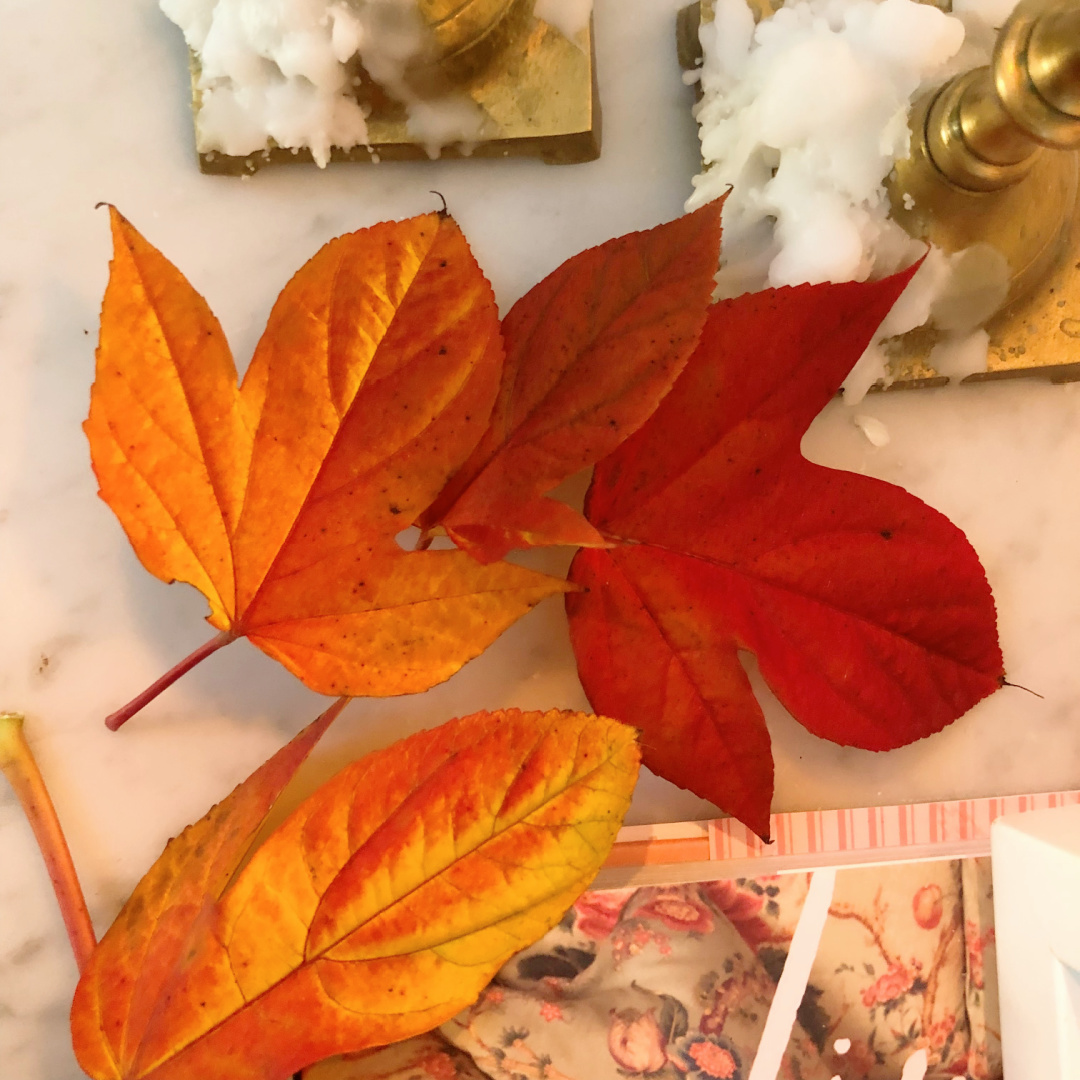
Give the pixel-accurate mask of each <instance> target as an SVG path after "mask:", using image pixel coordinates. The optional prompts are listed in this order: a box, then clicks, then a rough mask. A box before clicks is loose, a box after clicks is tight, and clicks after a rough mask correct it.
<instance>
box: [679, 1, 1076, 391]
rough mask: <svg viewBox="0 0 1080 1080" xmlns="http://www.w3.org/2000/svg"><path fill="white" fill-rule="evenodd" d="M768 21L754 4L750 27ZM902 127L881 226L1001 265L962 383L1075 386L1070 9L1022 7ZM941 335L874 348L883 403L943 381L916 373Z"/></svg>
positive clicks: (924, 369)
mask: <svg viewBox="0 0 1080 1080" xmlns="http://www.w3.org/2000/svg"><path fill="white" fill-rule="evenodd" d="M752 6H753V5H752ZM936 6H939V7H943V6H944V5H943V4H940V3H939V4H936ZM695 9H697V10H698V12H699V13H700V14H699V15H698V16H697V17H698V18H700V19H706V20H707V19H709V18H711V6H710V4H709V2H708V0H705V2H704V3H702V4H701V5H693V7H692V8H689V9H684V12H683V13H681V15H680V36H679V41H680V42H681V43H682V44H681V46H680V56H681V58H682V60H683V63H684V66H691V65H692V64H693V63H694V62H696V58H695V57H694V56H693V55H692V54H691V51H690V47H689V46H687V44H686V42H687V41H689V40H690V29H689V27H690V26H691V25H693V24H694V22H695V21H696V19H695ZM773 10H774V7H773V4H772V0H757V11H758V14H759V16H761V17H767V16H768V15H769V14H771V12H772V11H773ZM945 10H948V7H947V6H945ZM698 55H700V49H699V52H698ZM910 124H911V131H912V150H911V154H910V156H909V157H908V158H906V159H905V160H904V161H901V162H898V163H897V165H896V168H895V170H894V172H893V174H892V175H891V176H890V177H889V179H888V180H887V182H886V188H887V190H888V193H889V197H890V201H891V214H892V217H893V218H894V220H896V221H897V222H898V223H899V224H900V225H901V226H903V227H904V229H906V230H907V232H908V233H909V234H910V235H912V236H914V237H916V238H919V239H926V240H929V241H932V242H933V243H935V244H937V245H938V246H939V247H941V248H942V249H943V250H944V251H945V252H946V253H948V254H955V253H957V252H960V251H963V250H965V249H972V248H973V245H978V246H977V247H975V248H974V249H973V250H974V251H975V252H980V251H981V252H986V251H989V252H990V253H991V254H992V255H993V254H994V253H997V254H996V256H995V257H997V258H999V259H1001V260H1003V263H1002V265H1003V267H1004V270H1003V273H1002V279H1003V280H1002V287H1003V289H1004V290H1005V295H1004V299H1003V300H1002V301H1001V303H1000V306H999V307H998V309H997V313H996V314H994V315H993V316H992V317H990V318H989V320H988V321H987V322H986V324H985V329H986V331H987V333H988V334H989V337H990V347H989V359H988V363H987V371H986V372H985V373H980V374H977V375H971V376H968V378H967V379H965V380H964V381H965V382H969V381H971V382H976V381H981V380H985V379H995V378H1008V377H1015V376H1020V375H1033V374H1039V375H1043V376H1046V377H1049V378H1051V379H1053V380H1054V381H1070V380H1074V379H1080V154H1078V153H1077V152H1076V148H1078V147H1080V0H1022V2H1021V3H1020V4H1019V5H1018V6H1017V8H1016V10H1015V11H1014V13H1013V15H1012V16H1011V17H1010V18H1009V20H1008V22H1007V23H1006V24H1005V26H1004V27H1003V28H1002V31H1001V33H1000V35H999V37H998V41H997V45H996V48H995V51H994V58H993V62H992V63H991V64H990V65H988V66H986V67H982V68H977V69H975V70H974V71H970V72H968V73H966V74H964V75H961V76H959V77H957V78H956V79H954V80H952V81H950V82H949V83H947V84H946V85H945V86H944V87H942V88H940V89H939V90H937V91H935V92H933V93H932V94H930V95H929V96H927V97H926V98H924V99H923V100H921V101H918V102H916V104H915V106H914V107H913V109H912V115H911V121H910ZM1006 282H1007V285H1006V284H1005V283H1006ZM947 331H948V328H945V327H941V326H934V325H930V326H927V327H920V328H919V329H917V330H913V331H912V332H911V333H909V334H905V335H903V336H902V337H899V338H895V339H893V340H892V341H891V342H887V343H886V349H887V351H888V353H889V355H890V358H891V359H890V369H891V376H892V379H893V381H892V383H891V385H890V388H891V389H903V388H910V387H918V386H934V385H940V384H942V383H944V382H947V381H948V379H947V378H945V377H943V376H939V375H938V374H937V372H936V371H934V370H933V368H932V367H931V366H930V364H929V362H928V358H929V355H930V352H931V350H932V349H933V348H934V346H935V345H937V344H938V343H939V342H941V341H943V340H945V339H946V336H947Z"/></svg>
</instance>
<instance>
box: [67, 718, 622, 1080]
mask: <svg viewBox="0 0 1080 1080" xmlns="http://www.w3.org/2000/svg"><path fill="white" fill-rule="evenodd" d="M298 738H300V739H304V738H310V736H309V735H307V734H304V735H302V736H300V737H298ZM282 754H291V755H292V756H293V757H295V756H296V754H297V751H295V750H291V749H290V748H286V750H285V751H282ZM638 760H639V756H638V748H637V743H636V741H635V737H634V733H633V731H632V730H631V729H630V728H628V727H625V726H624V725H622V724H619V723H617V722H616V721H613V720H607V719H603V718H599V717H595V716H588V715H584V714H581V713H570V712H548V713H521V712H518V711H516V710H510V711H506V712H500V713H493V714H491V713H477V714H475V715H473V716H470V717H466V718H464V719H461V720H452V721H450V722H449V723H448V724H444V725H443V726H442V727H441V728H437V729H435V730H434V731H429V732H422V733H420V734H419V735H415V736H413V737H412V738H409V739H406V740H404V741H403V742H400V743H397V744H396V745H394V746H392V747H389V748H388V749H386V750H382V751H379V752H377V753H375V754H371V755H369V756H368V757H366V758H363V759H362V760H360V761H358V762H356V763H355V764H353V765H350V766H348V767H347V768H346V769H344V770H343V771H342V772H341V773H339V774H338V775H337V776H336V777H335V778H334V779H332V780H330V781H329V782H328V783H327V784H325V785H324V786H323V787H322V788H321V789H320V790H319V791H318V792H316V794H315V795H314V796H312V797H311V798H310V799H308V800H307V801H306V802H305V803H303V804H302V805H301V806H300V807H299V808H298V809H297V810H296V811H294V813H293V814H292V815H291V816H290V817H289V818H287V819H286V821H285V822H284V824H282V826H281V827H280V828H279V829H277V830H276V831H275V832H274V833H273V834H272V835H271V836H270V838H269V839H268V840H267V841H266V843H265V844H263V846H262V847H261V848H260V849H259V850H258V851H257V852H256V853H255V855H254V856H253V857H252V859H251V861H250V862H249V863H248V864H247V865H246V866H245V867H244V868H243V869H242V870H241V871H240V872H239V873H238V874H237V875H236V876H235V878H234V880H232V881H231V882H230V883H229V884H227V885H225V884H224V881H223V880H222V876H221V869H223V868H224V864H223V859H222V858H221V856H220V855H219V854H218V852H217V850H216V846H215V845H216V844H217V842H218V838H219V837H220V834H221V832H222V831H224V828H225V827H223V826H222V825H221V824H219V823H220V822H222V821H232V820H233V815H234V814H235V809H234V805H235V803H236V802H237V800H239V801H241V802H244V801H245V800H248V799H250V797H251V796H250V793H249V787H250V785H252V784H253V783H255V784H256V785H257V786H265V781H263V780H259V779H258V778H259V775H260V774H259V773H256V774H255V776H254V777H252V779H251V780H249V781H247V782H246V783H245V784H243V785H241V787H240V788H238V789H237V791H236V792H234V793H233V795H232V796H230V797H229V799H227V800H226V801H225V802H224V803H222V804H221V806H219V807H217V808H216V809H215V810H214V811H212V812H211V815H210V816H209V817H208V818H207V819H205V820H204V821H203V822H200V823H199V824H197V825H194V826H192V827H191V828H190V829H188V830H187V831H186V832H185V833H184V834H182V835H181V837H179V838H178V839H177V840H176V841H173V842H172V843H171V844H170V845H169V847H168V848H166V850H165V853H164V854H163V855H162V857H161V859H160V860H159V861H158V863H157V864H156V865H155V867H154V868H153V869H152V870H151V872H150V874H148V875H147V877H146V878H145V879H144V880H143V882H142V883H141V884H140V885H139V887H138V888H137V889H136V891H135V893H134V894H133V895H132V898H131V900H129V901H128V904H127V905H126V906H125V908H124V910H123V911H122V912H121V914H120V916H119V917H118V919H117V921H116V923H115V924H114V925H113V927H112V929H110V931H109V932H108V934H106V936H105V937H104V938H103V939H102V942H101V944H100V945H99V946H98V949H97V951H96V952H95V954H94V957H93V958H92V960H91V963H90V965H89V966H88V968H87V970H86V972H85V973H84V975H83V978H82V979H81V981H80V983H79V987H78V990H77V991H76V995H75V1001H74V1004H73V1006H72V1032H73V1037H74V1042H75V1049H76V1053H77V1055H78V1058H79V1063H80V1064H81V1066H82V1067H83V1069H85V1070H86V1072H87V1073H88V1074H89V1075H90V1076H91V1077H93V1078H94V1080H143V1078H145V1080H181V1078H183V1080H191V1078H193V1077H198V1078H199V1080H255V1078H258V1080H279V1078H280V1080H285V1078H287V1077H290V1076H291V1075H292V1074H293V1073H294V1072H295V1071H296V1070H297V1069H300V1068H303V1067H304V1066H306V1065H309V1064H311V1063H313V1062H316V1061H320V1060H322V1059H324V1058H327V1057H330V1056H332V1055H335V1054H342V1053H350V1052H356V1051H358V1050H362V1049H365V1048H366V1047H370V1046H378V1045H382V1044H385V1043H389V1042H393V1041H395V1040H398V1039H403V1038H407V1037H409V1036H411V1035H415V1034H418V1033H420V1032H422V1031H426V1030H429V1029H430V1028H432V1027H434V1026H436V1025H437V1024H439V1023H442V1022H443V1021H444V1020H446V1019H448V1018H449V1017H450V1016H452V1015H453V1014H454V1013H456V1012H457V1011H459V1010H460V1009H461V1008H463V1007H465V1006H466V1005H468V1004H469V1003H470V1002H471V1001H472V1000H474V999H475V998H476V996H477V995H478V994H479V993H480V991H481V990H482V989H483V987H484V986H485V985H486V983H487V982H488V981H489V980H490V978H491V977H492V975H494V973H495V972H496V971H497V970H498V969H499V967H501V966H502V964H503V963H505V962H506V960H507V959H509V957H510V956H511V955H513V953H515V952H517V951H518V950H520V949H521V948H523V947H524V946H526V945H527V944H530V943H531V942H532V941H534V940H536V939H537V938H538V937H540V936H541V935H542V934H544V933H545V932H546V931H547V930H548V929H550V928H551V927H552V926H554V925H555V923H556V922H558V920H559V918H560V917H561V916H562V914H563V913H564V912H565V911H566V909H567V908H568V907H569V905H570V904H571V903H572V902H573V900H574V899H575V898H576V897H577V895H578V894H579V893H580V892H581V891H582V890H583V889H585V888H586V886H587V885H588V883H589V882H590V881H591V880H592V878H593V876H594V875H595V873H596V871H597V870H598V869H599V867H600V864H601V862H602V861H603V859H604V858H605V856H606V855H607V852H608V850H609V849H610V846H611V844H612V843H613V841H614V839H615V834H616V832H617V830H618V828H619V824H620V822H621V820H622V817H623V814H624V813H625V811H626V808H627V807H628V805H629V801H630V796H631V792H632V790H633V786H634V781H635V779H636V776H637V769H638ZM271 764H272V763H271ZM264 768H267V767H264ZM260 771H261V770H260ZM237 832H243V836H242V837H241V839H242V842H243V844H246V843H248V842H249V841H250V832H244V831H243V829H242V828H241V829H237ZM226 879H227V873H226ZM202 882H206V883H208V885H207V886H206V887H205V892H204V896H205V902H204V903H203V904H202V905H201V907H200V906H199V904H198V903H197V902H194V901H193V899H192V897H193V896H194V895H195V894H197V893H198V890H199V888H200V887H201V886H200V883H202ZM174 896H176V897H180V898H181V900H180V901H179V902H178V903H173V902H172V899H171V898H172V897H174Z"/></svg>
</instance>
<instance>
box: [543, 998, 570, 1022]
mask: <svg viewBox="0 0 1080 1080" xmlns="http://www.w3.org/2000/svg"><path fill="white" fill-rule="evenodd" d="M540 1016H541V1017H542V1018H543V1019H544V1020H546V1021H547V1022H548V1023H549V1024H550V1023H551V1022H552V1021H553V1020H565V1019H566V1017H565V1016H563V1011H562V1009H561V1008H560V1007H559V1006H558V1005H557V1004H556V1003H555V1002H554V1001H544V1002H541V1003H540Z"/></svg>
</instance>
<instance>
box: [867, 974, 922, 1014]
mask: <svg viewBox="0 0 1080 1080" xmlns="http://www.w3.org/2000/svg"><path fill="white" fill-rule="evenodd" d="M914 981H915V978H914V976H913V975H912V974H911V972H910V971H908V969H907V968H906V967H904V965H903V964H901V963H895V964H890V965H889V969H888V971H886V972H885V974H884V975H882V976H881V978H879V979H878V981H877V982H876V983H874V985H873V986H869V987H867V988H866V989H865V990H864V991H863V995H862V1003H863V1004H864V1005H865V1006H866V1007H867V1008H868V1009H872V1008H873V1007H874V1006H875V1005H883V1004H885V1002H887V1001H895V1000H896V999H897V998H898V997H901V996H902V995H904V994H906V993H907V992H908V991H909V990H910V989H911V984H912V983H913V982H914Z"/></svg>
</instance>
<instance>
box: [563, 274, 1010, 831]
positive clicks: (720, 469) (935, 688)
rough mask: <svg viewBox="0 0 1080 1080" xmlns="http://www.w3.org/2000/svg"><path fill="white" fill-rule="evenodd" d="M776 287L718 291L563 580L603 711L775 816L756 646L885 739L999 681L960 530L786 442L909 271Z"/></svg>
mask: <svg viewBox="0 0 1080 1080" xmlns="http://www.w3.org/2000/svg"><path fill="white" fill-rule="evenodd" d="M909 276H910V275H909V274H902V275H896V276H895V277H893V278H889V279H887V280H885V281H880V282H874V283H865V284H860V283H847V284H840V285H816V286H800V287H798V288H794V289H790V288H785V289H779V290H768V291H766V292H762V293H756V294H751V295H746V296H742V297H739V298H737V299H735V300H728V301H724V302H722V303H719V304H716V305H715V306H714V307H713V308H712V309H711V311H710V314H709V318H708V321H707V322H706V326H705V330H704V332H703V334H702V338H701V342H700V344H699V346H698V348H697V351H696V352H695V353H694V355H693V356H692V357H691V359H690V361H689V362H688V364H687V366H686V368H685V370H684V371H683V373H682V375H681V376H680V378H679V380H678V382H676V384H675V386H674V387H673V389H672V391H671V392H670V393H669V394H668V396H667V397H666V398H665V399H664V400H663V401H662V402H661V404H660V407H659V408H658V410H657V411H656V413H655V414H654V415H653V417H652V418H651V419H650V420H649V421H648V423H647V424H645V425H644V426H643V427H642V428H641V430H640V431H638V432H637V433H636V434H635V435H634V436H632V437H631V438H630V439H629V440H628V441H627V442H626V443H624V444H623V445H622V446H621V447H619V449H617V450H616V451H615V452H614V453H613V454H611V455H610V456H609V457H607V458H606V459H605V460H604V461H602V462H601V463H600V464H599V465H598V466H597V469H596V473H595V476H594V478H593V483H592V487H591V488H590V492H589V496H588V500H587V504H586V516H587V517H588V519H589V520H590V521H591V522H592V523H593V525H595V526H596V528H597V529H599V530H600V531H601V532H602V533H603V534H605V535H606V536H607V537H609V538H611V539H615V540H618V541H621V543H620V545H619V546H617V547H614V548H610V549H589V550H582V551H579V552H578V554H577V556H576V558H575V560H574V563H573V566H572V569H571V574H570V577H571V580H572V581H574V582H575V583H576V584H578V585H581V586H584V587H585V590H586V591H583V592H577V593H572V594H569V595H568V596H567V600H566V603H567V610H568V612H569V615H570V630H571V637H572V639H573V644H574V650H575V652H576V654H577V660H578V668H579V671H580V674H581V680H582V683H583V685H584V687H585V690H586V692H587V694H588V696H589V699H590V701H591V702H592V703H593V706H594V707H595V708H596V709H597V711H599V712H603V713H606V714H608V715H610V716H616V717H619V718H621V719H623V720H625V721H627V722H629V723H632V724H635V725H637V726H638V727H639V728H641V729H642V731H643V733H644V735H643V747H644V761H645V764H646V765H648V766H649V767H650V768H651V769H652V770H653V771H654V772H657V773H659V774H660V775H661V776H664V777H666V778H667V779H669V780H672V781H673V782H675V783H677V784H680V785H682V786H683V787H687V788H689V789H690V790H691V791H693V792H695V793H696V794H698V795H700V796H703V797H705V798H708V799H710V800H712V801H713V802H714V803H716V804H717V805H718V806H720V807H722V808H723V809H725V810H727V811H728V812H730V813H732V814H734V815H736V816H737V817H738V818H740V820H742V821H744V822H745V823H746V824H747V825H749V826H750V827H751V828H752V829H754V831H755V832H757V833H758V834H759V835H761V836H767V834H768V831H769V806H770V803H771V800H772V774H773V765H772V755H771V751H770V746H769V736H768V732H767V731H766V727H765V722H764V718H763V716H762V712H761V708H760V706H759V705H758V703H757V701H756V700H755V699H754V696H753V693H752V691H751V688H750V684H749V681H748V680H747V677H746V675H745V673H744V671H743V668H742V666H741V665H740V663H739V660H738V655H737V653H738V650H740V649H747V650H750V651H751V652H753V653H755V654H756V655H757V658H758V663H759V665H760V669H761V673H762V675H763V676H764V678H765V680H766V681H767V682H768V684H769V685H770V687H771V688H772V689H773V691H774V692H775V693H776V695H777V697H778V698H779V699H780V701H781V702H782V703H783V704H784V705H785V706H786V707H787V708H788V709H789V711H790V712H791V713H792V714H793V715H794V716H795V717H796V719H798V720H799V722H800V723H802V724H803V725H804V726H805V727H806V728H808V729H809V730H810V731H811V732H813V733H814V734H815V735H819V736H822V737H824V738H827V739H831V740H832V741H834V742H837V743H840V744H843V745H851V746H858V747H862V748H864V749H871V750H885V749H890V748H892V747H897V746H902V745H904V744H906V743H909V742H913V741H914V740H915V739H918V738H922V737H923V736H926V735H930V734H932V733H933V732H936V731H939V730H941V728H943V727H945V726H946V725H947V724H949V723H951V722H952V721H953V720H955V719H956V718H957V717H959V716H960V715H962V714H963V713H964V712H966V711H967V710H968V709H970V708H971V706H972V705H974V704H975V703H976V702H977V701H979V700H981V699H982V698H984V697H986V696H987V695H988V694H990V693H992V692H993V691H994V690H996V689H997V688H998V687H999V686H1000V685H1001V682H1002V680H1003V670H1002V657H1001V651H1000V649H999V647H998V641H997V631H996V619H995V610H994V602H993V598H992V596H991V593H990V588H989V585H988V584H987V581H986V576H985V574H984V572H983V569H982V566H981V565H980V564H979V560H978V557H977V556H976V554H975V552H974V550H973V549H972V547H971V545H970V544H969V543H968V541H967V540H966V538H965V537H964V535H963V533H962V532H961V531H960V530H959V529H958V528H957V527H956V526H955V525H953V524H952V523H951V522H949V521H948V520H947V519H946V518H945V517H943V516H942V515H941V514H940V513H938V512H937V511H936V510H933V509H931V508H930V507H928V506H926V505H925V504H924V503H923V502H921V501H920V500H919V499H917V498H915V497H914V496H913V495H911V494H909V493H908V492H905V491H903V490H902V489H900V488H897V487H894V486H893V485H891V484H887V483H884V482H882V481H879V480H874V479H870V478H868V477H864V476H858V475H853V474H851V473H846V472H841V471H839V470H835V469H827V468H823V467H821V466H819V465H814V464H812V463H810V462H808V461H807V460H806V459H805V458H803V457H802V455H801V453H800V450H799V444H800V440H801V439H802V436H803V434H804V433H805V431H806V429H807V427H808V426H809V424H810V422H811V421H812V420H813V418H814V417H815V416H816V415H817V413H818V412H819V411H820V410H821V409H822V408H823V407H824V406H825V404H826V403H827V402H828V401H829V400H830V399H831V398H832V397H833V396H834V395H835V393H836V391H837V389H838V387H839V385H840V383H841V381H842V380H843V378H844V376H845V375H846V374H847V372H848V371H849V370H850V368H851V366H852V364H853V363H854V362H855V360H856V359H857V358H858V357H859V355H860V354H861V352H862V351H863V349H864V348H865V346H866V345H867V343H868V342H869V341H870V338H871V336H872V334H873V332H874V330H875V329H876V327H877V326H878V324H879V323H880V322H881V320H882V318H883V317H884V316H885V313H886V312H887V311H888V310H889V308H890V307H891V305H892V304H893V302H894V301H895V299H896V298H897V296H898V295H899V294H900V292H901V291H902V289H903V287H904V286H905V285H906V283H907V280H908V278H909Z"/></svg>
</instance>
